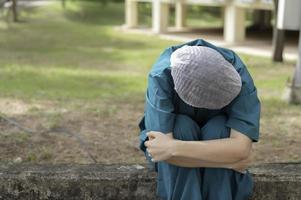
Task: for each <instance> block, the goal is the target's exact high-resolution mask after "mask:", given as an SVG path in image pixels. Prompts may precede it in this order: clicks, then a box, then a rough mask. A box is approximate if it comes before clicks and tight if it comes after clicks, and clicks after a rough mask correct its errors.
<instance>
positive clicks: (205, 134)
mask: <svg viewBox="0 0 301 200" xmlns="http://www.w3.org/2000/svg"><path fill="white" fill-rule="evenodd" d="M226 122H227V117H226V115H217V116H215V117H213V118H211V119H209V120H208V121H207V123H206V124H205V125H204V126H203V127H202V128H201V133H202V139H203V140H212V139H219V138H226V137H229V136H230V128H228V127H226Z"/></svg>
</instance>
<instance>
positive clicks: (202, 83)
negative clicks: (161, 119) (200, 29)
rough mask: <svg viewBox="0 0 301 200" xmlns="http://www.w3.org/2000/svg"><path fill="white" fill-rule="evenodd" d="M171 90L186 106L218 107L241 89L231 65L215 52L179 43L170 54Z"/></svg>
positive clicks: (238, 76)
mask: <svg viewBox="0 0 301 200" xmlns="http://www.w3.org/2000/svg"><path fill="white" fill-rule="evenodd" d="M170 63H171V75H172V78H173V81H174V86H175V88H174V89H175V91H176V92H177V94H178V95H179V97H180V98H181V99H182V100H183V101H184V102H185V103H187V104H188V105H191V106H194V107H199V108H207V109H220V108H222V107H224V106H226V105H227V104H229V103H230V102H231V101H232V100H233V99H234V98H235V97H236V96H237V95H238V94H239V92H240V90H241V86H242V83H241V78H240V75H239V74H238V72H237V71H236V69H235V68H234V66H233V65H232V64H231V63H229V62H228V61H227V60H226V59H225V58H224V57H223V56H222V55H221V54H220V53H219V52H218V51H216V50H214V49H213V48H210V47H205V46H188V45H185V46H182V47H181V48H178V49H177V50H175V51H174V52H173V53H172V54H171V57H170Z"/></svg>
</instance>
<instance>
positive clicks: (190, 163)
mask: <svg viewBox="0 0 301 200" xmlns="http://www.w3.org/2000/svg"><path fill="white" fill-rule="evenodd" d="M251 148H252V140H251V139H250V138H248V137H247V136H246V135H244V134H242V133H240V132H238V131H236V130H234V129H231V134H230V137H229V138H223V139H215V140H203V141H183V140H174V142H173V145H172V156H171V157H170V158H169V159H167V160H166V162H169V163H171V164H175V165H179V166H183V167H222V168H231V167H233V166H236V165H238V164H242V163H245V162H246V161H249V160H250V158H249V156H250V151H251Z"/></svg>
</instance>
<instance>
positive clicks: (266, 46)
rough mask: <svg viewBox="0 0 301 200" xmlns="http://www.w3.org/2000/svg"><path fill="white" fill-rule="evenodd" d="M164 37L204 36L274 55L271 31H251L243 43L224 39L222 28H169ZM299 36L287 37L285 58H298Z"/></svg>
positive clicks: (239, 49)
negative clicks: (234, 42) (229, 41)
mask: <svg viewBox="0 0 301 200" xmlns="http://www.w3.org/2000/svg"><path fill="white" fill-rule="evenodd" d="M116 29H117V30H120V31H123V32H125V33H136V34H147V35H154V33H152V32H151V30H150V29H148V28H139V29H127V28H125V27H124V26H118V27H116ZM158 36H159V37H160V38H162V39H168V40H175V41H179V42H187V41H190V40H194V39H196V38H203V39H205V40H207V41H209V42H212V43H213V44H215V45H217V46H221V47H226V48H231V49H232V50H234V51H235V52H238V53H245V54H249V55H255V56H263V57H270V58H271V56H272V36H271V33H265V32H255V33H254V32H253V33H252V32H251V33H249V34H247V37H246V41H245V42H243V43H241V44H236V45H229V44H226V43H225V42H224V41H223V35H222V29H212V28H211V29H188V28H187V29H186V30H181V31H179V30H174V29H172V28H170V29H169V31H168V33H165V34H159V35H158ZM297 53H298V38H296V37H292V38H287V42H286V43H285V48H284V56H283V57H284V60H294V61H295V60H297Z"/></svg>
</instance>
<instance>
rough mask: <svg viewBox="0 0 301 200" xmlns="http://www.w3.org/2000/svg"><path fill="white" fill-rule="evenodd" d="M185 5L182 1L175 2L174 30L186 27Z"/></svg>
mask: <svg viewBox="0 0 301 200" xmlns="http://www.w3.org/2000/svg"><path fill="white" fill-rule="evenodd" d="M186 7H187V6H186V5H185V1H184V0H179V1H177V2H176V16H175V17H176V28H177V29H182V28H184V27H185V26H186Z"/></svg>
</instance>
